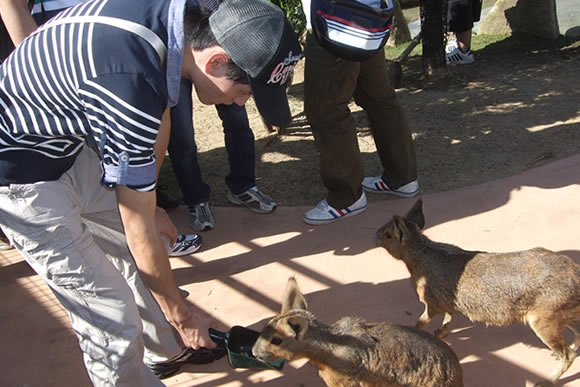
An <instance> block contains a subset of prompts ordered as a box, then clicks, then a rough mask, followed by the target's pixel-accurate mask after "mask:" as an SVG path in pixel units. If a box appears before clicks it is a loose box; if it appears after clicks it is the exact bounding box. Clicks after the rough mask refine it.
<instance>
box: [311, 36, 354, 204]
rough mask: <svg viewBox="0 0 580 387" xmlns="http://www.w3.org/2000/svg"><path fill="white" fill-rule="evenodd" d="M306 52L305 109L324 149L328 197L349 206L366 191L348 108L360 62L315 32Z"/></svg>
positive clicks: (323, 172)
mask: <svg viewBox="0 0 580 387" xmlns="http://www.w3.org/2000/svg"><path fill="white" fill-rule="evenodd" d="M304 52H305V55H306V64H305V70H304V111H305V114H306V117H307V119H308V122H309V124H310V126H311V128H312V133H313V135H314V138H315V140H316V144H317V146H318V150H319V152H320V174H321V177H322V183H323V184H324V186H325V187H326V188H327V189H328V195H327V198H326V200H327V202H328V204H329V205H331V206H332V207H334V208H337V209H342V208H346V207H348V206H350V205H351V204H353V203H355V202H356V201H357V200H358V199H359V198H360V197H361V194H362V189H361V182H362V179H363V167H362V160H361V156H360V150H359V147H358V138H357V134H356V128H355V124H354V121H353V118H352V115H351V112H350V110H349V108H348V104H349V102H350V99H351V97H352V96H353V93H354V90H355V88H356V83H357V77H358V72H359V68H360V65H359V63H358V62H351V61H346V60H341V59H338V58H337V57H336V56H334V55H332V54H330V53H328V51H326V50H324V49H323V48H321V47H320V46H319V45H318V43H317V42H316V40H315V38H314V36H312V35H311V34H309V35H308V37H307V40H306V48H305V50H304Z"/></svg>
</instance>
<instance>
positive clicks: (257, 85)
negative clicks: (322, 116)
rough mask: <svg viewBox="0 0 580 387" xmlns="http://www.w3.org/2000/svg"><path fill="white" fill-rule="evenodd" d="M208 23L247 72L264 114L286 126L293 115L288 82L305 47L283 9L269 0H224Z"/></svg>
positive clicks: (272, 121) (273, 123)
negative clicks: (287, 91) (302, 45)
mask: <svg viewBox="0 0 580 387" xmlns="http://www.w3.org/2000/svg"><path fill="white" fill-rule="evenodd" d="M209 25H210V27H211V30H212V32H213V33H214V35H215V37H216V39H217V41H218V43H219V44H220V46H221V47H222V48H223V49H224V50H225V51H226V53H227V54H228V55H229V56H230V58H231V59H232V62H234V63H235V64H236V65H237V66H238V67H240V68H241V69H242V70H244V71H246V72H247V73H248V76H249V78H250V87H251V88H252V94H253V97H254V101H255V102H256V106H257V107H258V110H259V112H260V114H261V115H262V117H263V118H264V119H265V120H266V121H267V122H268V123H269V124H271V125H276V126H287V125H288V124H289V123H290V121H291V120H292V116H291V114H290V107H289V106H288V96H287V95H286V81H287V80H288V76H289V75H290V73H291V72H292V71H293V69H294V66H295V65H296V63H297V62H298V61H299V60H300V58H302V50H301V48H300V43H299V42H298V37H297V36H296V33H295V32H294V30H293V28H292V25H291V24H290V23H289V22H288V20H287V19H286V16H285V15H284V11H282V10H281V9H280V7H278V6H276V5H274V4H272V3H270V2H269V1H267V0H225V1H224V2H223V3H221V4H220V6H219V7H218V9H217V10H216V11H215V12H213V13H212V14H211V16H210V17H209Z"/></svg>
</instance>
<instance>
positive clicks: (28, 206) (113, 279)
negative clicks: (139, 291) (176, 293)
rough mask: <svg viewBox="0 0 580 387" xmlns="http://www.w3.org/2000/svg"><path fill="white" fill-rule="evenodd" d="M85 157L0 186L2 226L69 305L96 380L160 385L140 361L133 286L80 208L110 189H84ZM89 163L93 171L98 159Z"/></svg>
mask: <svg viewBox="0 0 580 387" xmlns="http://www.w3.org/2000/svg"><path fill="white" fill-rule="evenodd" d="M82 157H83V155H81V156H79V159H77V162H76V163H75V165H74V166H73V167H72V168H71V170H69V171H68V172H67V173H65V174H64V175H63V176H62V177H61V179H59V180H58V181H52V182H42V183H37V184H29V185H20V186H12V187H2V188H0V209H1V211H2V221H3V227H4V228H5V230H6V232H7V233H8V234H9V235H10V238H11V240H13V241H14V244H15V247H16V248H17V249H18V251H19V252H20V253H21V254H22V256H23V257H24V258H25V259H26V261H27V262H28V263H29V264H30V265H31V266H32V268H33V269H34V270H35V271H36V272H37V273H38V274H39V275H40V276H41V277H43V278H44V279H45V281H46V282H47V283H48V285H49V286H50V288H51V289H52V291H53V292H54V294H55V296H56V297H57V298H58V300H59V301H60V302H61V304H62V305H63V306H64V307H65V308H66V309H67V310H68V312H69V314H70V316H71V321H72V326H73V329H74V331H75V333H76V334H77V337H78V339H79V344H80V347H81V350H82V352H83V357H84V362H85V366H86V368H87V371H88V374H89V377H90V378H91V381H92V382H93V384H95V385H97V386H100V385H117V386H134V385H151V386H153V385H162V384H161V383H160V382H159V380H158V379H157V378H155V377H154V376H153V374H152V373H151V371H150V370H149V369H148V368H147V367H145V365H144V363H143V353H144V338H143V325H142V322H141V316H140V311H139V307H138V305H137V304H136V302H135V298H134V294H133V293H132V291H131V288H130V286H129V285H128V283H127V281H126V279H125V278H124V277H123V275H122V273H121V272H120V271H119V270H118V269H117V268H116V267H115V266H114V265H113V264H112V263H111V262H110V261H109V259H108V257H107V254H106V253H105V252H104V251H103V250H102V249H101V248H100V247H99V246H98V244H97V243H95V240H94V239H93V237H92V235H91V234H90V229H89V228H88V227H85V226H84V225H83V220H82V212H83V211H84V210H85V208H87V207H90V206H92V205H93V204H97V203H104V201H103V200H102V198H103V197H105V196H106V195H114V193H113V192H110V191H105V190H104V189H103V188H102V187H100V185H99V183H98V181H96V182H95V183H94V184H93V189H90V190H85V189H83V187H82V186H83V184H82V182H81V181H82V179H81V181H79V180H78V179H77V177H78V176H82V175H83V174H84V175H85V179H88V178H89V177H88V175H90V176H94V175H92V174H89V173H87V171H90V169H88V170H87V169H86V168H80V169H79V170H78V171H77V170H76V168H79V167H82V166H83V165H82V163H83V162H84V161H86V160H80V159H81V158H82ZM93 167H94V170H95V171H98V168H99V166H98V162H97V163H96V164H94V165H93ZM166 324H167V323H166ZM174 342H175V341H174ZM176 348H177V349H179V347H176Z"/></svg>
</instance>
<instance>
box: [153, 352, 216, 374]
mask: <svg viewBox="0 0 580 387" xmlns="http://www.w3.org/2000/svg"><path fill="white" fill-rule="evenodd" d="M226 353H227V351H226V349H225V348H223V347H217V348H214V349H208V348H200V349H191V348H189V349H187V350H186V351H185V353H184V354H183V355H182V356H181V357H180V358H179V359H177V360H173V361H169V362H165V363H155V364H147V366H148V367H149V369H150V370H151V371H152V372H153V374H155V376H157V377H158V378H159V379H165V378H168V377H170V376H173V375H175V374H176V373H177V372H179V370H180V369H181V366H182V365H184V364H208V363H211V362H213V361H214V360H218V359H221V358H222V357H224V356H225V354H226Z"/></svg>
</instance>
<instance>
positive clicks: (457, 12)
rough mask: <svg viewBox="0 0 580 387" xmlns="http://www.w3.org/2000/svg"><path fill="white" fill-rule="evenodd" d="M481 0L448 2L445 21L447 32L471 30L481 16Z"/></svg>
mask: <svg viewBox="0 0 580 387" xmlns="http://www.w3.org/2000/svg"><path fill="white" fill-rule="evenodd" d="M481 2H482V0H449V2H448V10H447V20H448V23H449V31H451V32H464V31H468V30H470V29H472V28H473V23H474V22H476V21H479V18H480V16H481Z"/></svg>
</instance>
